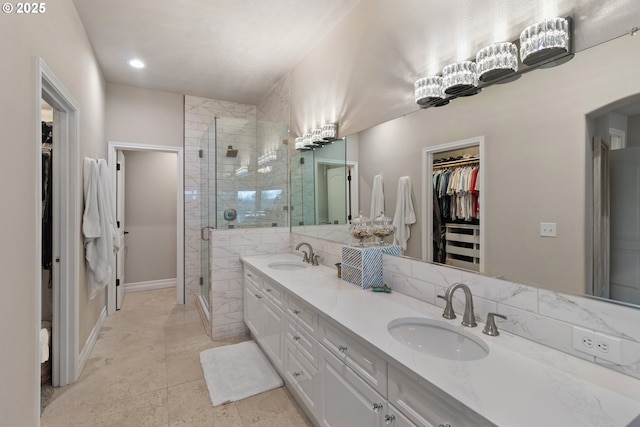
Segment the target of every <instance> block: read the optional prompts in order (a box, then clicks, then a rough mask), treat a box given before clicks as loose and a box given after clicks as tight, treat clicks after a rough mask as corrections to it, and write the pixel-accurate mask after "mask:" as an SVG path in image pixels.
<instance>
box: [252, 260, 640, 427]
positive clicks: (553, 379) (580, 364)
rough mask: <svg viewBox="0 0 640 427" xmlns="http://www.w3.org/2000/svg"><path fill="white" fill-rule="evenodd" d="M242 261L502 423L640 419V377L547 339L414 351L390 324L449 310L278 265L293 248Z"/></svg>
mask: <svg viewBox="0 0 640 427" xmlns="http://www.w3.org/2000/svg"><path fill="white" fill-rule="evenodd" d="M240 259H241V261H242V262H243V263H245V264H247V265H249V266H251V267H253V268H254V269H256V270H258V271H260V272H261V273H262V274H263V275H265V276H267V277H270V278H271V279H272V280H275V281H276V282H277V283H279V284H280V285H281V286H282V287H283V288H285V289H286V290H288V291H289V292H291V293H292V294H293V295H295V296H297V297H298V298H300V299H302V300H303V301H305V302H307V303H308V304H310V305H311V306H313V307H314V308H315V309H316V310H317V311H318V312H319V313H320V315H322V316H324V317H326V318H329V319H332V320H333V321H335V322H337V323H339V324H340V325H342V326H343V327H344V328H346V329H347V330H349V331H350V332H352V333H353V334H355V335H357V336H359V337H360V338H361V339H362V340H364V341H365V342H367V343H368V344H369V345H370V346H372V347H373V348H374V349H375V350H376V351H377V352H378V353H380V354H381V355H383V356H384V357H385V358H386V359H387V361H388V362H390V363H394V364H396V365H401V366H402V367H403V369H405V370H409V371H411V372H413V373H414V374H416V375H418V376H419V377H421V379H422V380H424V381H427V382H428V383H430V384H433V385H434V386H436V387H438V388H439V389H440V390H442V391H443V392H445V393H447V394H449V395H450V396H451V397H453V398H454V399H456V400H458V401H459V402H461V403H462V404H464V405H465V406H467V407H468V408H470V409H471V410H473V411H475V412H477V413H478V414H479V415H481V416H483V417H484V418H486V419H487V420H489V421H491V422H492V423H495V424H496V425H499V426H519V427H526V426H532V427H533V426H536V427H537V426H540V425H564V426H581V427H586V426H593V427H603V426H627V425H630V423H632V422H633V421H634V420H635V422H637V423H640V380H638V379H635V378H633V377H630V376H627V375H624V374H621V373H618V372H616V371H613V370H610V369H607V368H605V367H602V366H599V365H597V364H594V363H591V362H588V361H585V360H582V359H580V358H577V357H574V356H571V355H569V354H565V353H562V352H560V351H558V350H554V349H551V348H549V347H546V346H543V345H541V344H538V343H535V342H532V341H529V340H527V339H524V338H521V337H518V336H516V335H513V334H510V333H508V332H501V334H500V335H499V336H497V337H490V336H487V335H484V334H482V332H481V331H482V329H483V326H484V325H483V324H478V326H477V327H475V328H464V333H465V334H472V335H475V336H476V337H479V338H481V339H482V340H483V341H484V342H485V343H486V344H487V345H488V346H489V355H488V356H486V357H485V358H483V359H480V360H474V361H455V360H447V359H441V358H438V357H435V356H431V355H429V354H423V353H419V352H416V351H415V350H411V349H409V348H408V347H405V346H404V345H402V344H400V343H398V342H397V341H395V339H394V338H393V337H392V336H391V335H390V334H389V333H388V330H387V326H388V324H389V322H391V321H392V320H394V319H398V318H401V317H424V318H430V319H434V320H441V321H445V322H448V323H450V324H452V325H456V326H458V325H459V324H460V317H458V318H457V319H453V320H446V319H443V318H442V316H441V315H442V308H440V307H438V306H435V305H432V304H428V303H426V302H423V301H419V300H417V299H415V298H412V297H409V296H406V295H403V294H400V293H397V292H395V293H391V294H387V293H376V292H372V291H369V290H362V289H360V288H358V287H356V286H354V285H351V284H349V283H347V282H344V281H342V280H341V279H339V278H338V277H337V275H336V270H335V269H333V268H330V267H327V266H323V265H320V266H311V265H310V266H309V267H308V268H306V269H304V270H296V271H287V270H275V269H271V268H269V266H268V265H269V264H270V263H273V262H282V261H287V262H291V261H293V262H299V261H300V260H301V258H300V257H299V256H297V255H295V254H292V253H284V254H270V255H254V256H243V257H241V258H240Z"/></svg>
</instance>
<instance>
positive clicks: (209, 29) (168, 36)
mask: <svg viewBox="0 0 640 427" xmlns="http://www.w3.org/2000/svg"><path fill="white" fill-rule="evenodd" d="M73 1H74V4H75V6H76V9H77V11H78V14H79V16H80V19H81V20H82V22H83V24H84V26H85V29H86V32H87V35H88V37H89V40H90V42H91V44H92V46H93V49H94V51H95V53H96V56H97V58H98V61H99V63H100V65H101V68H102V70H103V72H104V75H105V79H106V80H107V81H108V82H114V83H123V84H128V85H132V86H139V87H146V88H151V89H158V90H165V91H171V92H178V93H185V94H190V95H197V96H203V97H208V98H214V99H220V100H226V101H233V102H239V103H246V104H253V105H255V104H258V103H259V102H260V101H261V100H262V98H263V97H264V95H265V94H266V93H267V92H268V91H269V90H270V89H271V88H272V87H273V86H274V85H275V84H276V83H277V82H279V81H280V79H281V78H282V77H283V76H285V75H286V74H287V73H288V72H289V71H291V70H292V69H294V68H295V67H296V66H298V65H299V64H300V63H301V62H303V61H304V60H305V58H306V57H307V55H309V53H310V52H312V50H313V49H314V47H316V46H317V45H318V44H320V43H321V42H322V40H323V39H324V38H325V37H326V36H327V35H328V34H329V33H330V32H331V30H332V29H333V28H334V27H336V25H337V24H338V23H339V22H340V21H341V20H342V19H343V18H345V17H346V16H347V15H348V14H349V13H350V12H351V11H354V8H356V6H357V5H358V3H364V2H374V3H376V2H377V3H379V4H380V7H379V9H380V10H383V8H387V9H388V8H389V7H391V6H390V5H389V6H383V5H385V4H386V2H387V1H388V0H261V1H256V0H253V1H250V0H179V1H175V0H173V1H170V0H135V1H132V0H73ZM394 3H395V2H394ZM400 5H401V6H400ZM394 8H399V9H400V10H398V9H394ZM357 10H358V9H356V10H355V11H354V13H355V12H357ZM387 12H388V14H387V13H386V14H385V16H384V17H371V16H362V17H358V19H357V20H356V22H357V21H360V22H362V21H365V20H371V19H374V20H375V19H382V20H383V23H382V26H383V27H385V28H387V29H388V31H385V33H387V35H386V36H385V37H384V39H381V40H378V42H376V43H379V44H378V46H379V48H380V49H379V50H380V52H384V50H385V49H387V50H389V49H392V50H393V49H396V50H397V49H399V48H401V46H395V47H393V46H390V44H393V42H394V40H395V41H398V40H404V39H408V40H411V39H412V38H415V37H417V38H418V39H420V40H423V42H421V43H415V46H413V47H412V48H414V49H418V45H421V46H422V47H421V48H420V49H418V50H417V51H416V52H417V53H419V52H426V51H427V50H428V49H430V52H431V51H434V52H435V51H439V52H437V53H438V54H437V57H436V58H435V59H436V61H425V63H424V66H425V67H426V68H434V69H437V68H438V67H441V66H442V64H441V62H442V60H441V59H442V58H446V57H455V56H460V55H462V56H468V55H467V54H468V53H469V52H460V49H461V48H462V49H466V50H470V52H471V51H472V49H475V48H477V47H478V46H480V45H481V43H485V42H486V41H485V39H486V38H487V35H489V36H490V37H493V38H495V40H494V41H499V40H500V39H506V40H513V39H514V38H516V37H517V34H519V33H520V31H521V30H522V29H523V28H524V27H525V26H526V25H530V24H531V23H533V22H535V19H538V18H539V17H540V16H542V17H546V16H572V17H573V19H574V20H575V21H576V23H577V26H576V32H575V34H574V39H575V48H576V50H582V49H584V48H587V47H590V46H593V45H595V44H598V43H600V42H602V41H605V40H609V39H611V38H614V37H616V36H619V35H621V34H623V33H624V32H628V30H629V29H630V28H631V27H632V26H634V25H638V21H639V20H640V19H639V17H640V2H637V1H635V0H607V1H604V2H603V1H601V0H597V1H596V0H519V1H517V2H515V1H508V0H490V1H489V0H485V1H481V2H480V1H472V0H466V1H464V0H460V1H442V0H403V1H402V2H400V3H398V4H394V5H393V7H392V8H391V9H390V10H388V11H387ZM415 14H419V15H420V16H423V18H422V19H420V21H422V20H424V22H425V25H424V26H422V27H421V28H415V20H416V19H417V18H416V17H415ZM532 20H533V21H532ZM405 21H406V22H405ZM350 22H354V21H353V20H352V19H351V20H350ZM356 26H357V25H356ZM394 33H395V34H394ZM407 33H412V34H414V36H405V35H403V34H407ZM488 33H490V34H488ZM514 34H516V36H515V37H514ZM426 40H428V42H427V44H426V45H425V44H424V41H426ZM345 41H346V40H345ZM452 41H456V43H455V45H452V44H451V43H452ZM443 46H444V47H445V49H443ZM402 48H404V47H402ZM376 50H377V49H372V54H373V55H374V56H375V51H376ZM442 50H447V52H440V51H442ZM456 51H458V52H456ZM380 52H379V53H380ZM352 54H353V55H352V57H354V58H355V57H357V54H358V52H353V53H352ZM418 56H424V54H420V55H418ZM429 56H431V55H429ZM133 57H138V58H140V59H142V60H143V61H145V62H146V64H147V67H146V68H144V69H142V70H136V69H134V68H131V67H130V66H129V65H128V64H127V61H128V60H129V59H131V58H133ZM424 59H426V58H423V61H424ZM428 62H434V64H433V67H431V64H429V63H428ZM425 71H426V70H425Z"/></svg>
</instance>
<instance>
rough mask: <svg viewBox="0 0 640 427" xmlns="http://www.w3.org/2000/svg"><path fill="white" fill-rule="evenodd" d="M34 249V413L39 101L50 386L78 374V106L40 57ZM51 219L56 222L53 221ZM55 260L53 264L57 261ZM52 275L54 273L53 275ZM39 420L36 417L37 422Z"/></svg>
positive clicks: (39, 259)
mask: <svg viewBox="0 0 640 427" xmlns="http://www.w3.org/2000/svg"><path fill="white" fill-rule="evenodd" d="M35 70H36V76H35V83H36V87H35V93H34V106H35V109H36V111H35V117H36V119H37V120H36V123H35V124H34V126H35V128H36V129H35V136H36V137H35V140H34V142H35V150H34V153H35V157H34V164H35V176H36V179H35V185H36V189H35V191H34V193H35V198H36V200H35V206H36V209H35V218H34V222H35V238H36V241H35V247H36V256H35V259H36V265H35V268H34V273H35V280H34V283H35V286H36V292H35V295H36V301H35V308H36V310H35V312H36V313H35V314H36V316H35V317H36V324H35V326H36V331H34V332H35V333H34V337H35V340H36V349H37V350H36V351H37V357H36V366H35V369H36V375H35V381H36V387H35V390H36V393H35V398H36V407H37V408H38V415H39V408H40V380H39V379H40V372H41V367H40V356H41V354H40V328H41V321H42V309H41V305H42V278H41V269H42V254H41V247H42V197H41V194H42V127H41V121H42V116H41V106H40V100H41V99H44V100H45V101H46V102H47V103H48V104H49V105H51V107H53V110H54V129H53V131H54V137H55V139H56V153H55V159H56V162H55V164H54V170H53V178H54V181H53V191H54V194H55V195H56V196H55V198H54V205H53V208H54V220H53V221H54V225H53V259H54V263H53V267H52V272H51V273H52V275H53V278H52V280H53V281H54V283H56V285H57V286H54V287H53V323H54V324H55V325H56V330H55V331H54V333H53V334H52V337H51V346H52V355H53V357H52V361H51V362H52V382H53V385H55V386H64V385H67V384H71V383H73V382H75V381H76V379H77V375H78V360H79V353H78V348H79V346H78V339H79V338H78V337H79V326H78V323H79V312H78V300H79V296H78V295H79V294H78V284H79V280H80V279H79V277H80V256H81V255H80V235H79V230H80V229H81V225H80V213H79V212H80V209H81V203H82V200H81V198H80V194H82V187H81V179H80V166H79V165H80V160H79V159H80V155H79V144H78V135H79V119H78V111H79V104H78V103H77V102H76V101H75V100H74V98H73V97H72V96H71V94H70V92H69V91H68V90H67V89H66V88H65V87H64V85H63V84H62V83H61V82H60V80H58V78H57V77H56V76H55V74H54V73H53V72H52V71H51V69H50V68H49V67H48V66H47V64H46V63H45V62H44V60H43V59H42V58H41V57H37V58H35ZM56 217H57V218H56ZM58 260H59V261H58ZM56 270H57V271H56ZM38 419H39V417H38Z"/></svg>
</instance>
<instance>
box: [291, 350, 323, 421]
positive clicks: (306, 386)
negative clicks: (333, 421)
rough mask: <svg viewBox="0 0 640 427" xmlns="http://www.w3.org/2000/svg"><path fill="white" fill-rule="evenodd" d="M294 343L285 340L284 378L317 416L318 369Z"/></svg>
mask: <svg viewBox="0 0 640 427" xmlns="http://www.w3.org/2000/svg"><path fill="white" fill-rule="evenodd" d="M296 347H297V346H296V345H295V344H292V343H291V342H290V341H286V342H285V366H286V368H285V378H286V380H287V381H288V382H290V383H291V385H292V389H293V391H294V392H295V393H296V394H297V395H298V397H299V398H300V399H301V400H302V402H303V403H304V405H305V406H306V407H307V409H309V411H311V413H312V414H313V415H314V416H315V417H317V413H318V406H319V404H318V395H319V389H320V382H319V377H318V370H317V369H316V368H315V367H314V366H313V365H311V364H310V363H309V362H308V361H307V360H306V359H305V358H304V357H303V356H302V355H301V354H300V353H299V351H298V349H297V348H296Z"/></svg>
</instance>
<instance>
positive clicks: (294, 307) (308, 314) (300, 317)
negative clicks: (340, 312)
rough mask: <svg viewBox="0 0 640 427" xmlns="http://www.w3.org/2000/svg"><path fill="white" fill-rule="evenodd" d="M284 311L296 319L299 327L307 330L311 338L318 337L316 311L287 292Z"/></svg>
mask: <svg viewBox="0 0 640 427" xmlns="http://www.w3.org/2000/svg"><path fill="white" fill-rule="evenodd" d="M285 311H286V312H287V314H289V315H290V316H291V317H292V318H294V319H296V321H297V322H298V326H299V327H300V328H303V329H305V330H306V331H307V332H309V334H310V335H311V336H312V337H313V338H316V339H317V338H318V313H317V312H316V310H315V309H313V308H312V307H311V306H309V305H308V304H307V303H305V302H303V301H301V300H300V299H299V298H296V297H294V296H293V295H291V294H288V295H287V303H286V310H285Z"/></svg>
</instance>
